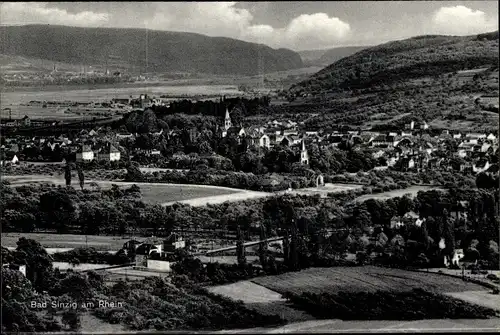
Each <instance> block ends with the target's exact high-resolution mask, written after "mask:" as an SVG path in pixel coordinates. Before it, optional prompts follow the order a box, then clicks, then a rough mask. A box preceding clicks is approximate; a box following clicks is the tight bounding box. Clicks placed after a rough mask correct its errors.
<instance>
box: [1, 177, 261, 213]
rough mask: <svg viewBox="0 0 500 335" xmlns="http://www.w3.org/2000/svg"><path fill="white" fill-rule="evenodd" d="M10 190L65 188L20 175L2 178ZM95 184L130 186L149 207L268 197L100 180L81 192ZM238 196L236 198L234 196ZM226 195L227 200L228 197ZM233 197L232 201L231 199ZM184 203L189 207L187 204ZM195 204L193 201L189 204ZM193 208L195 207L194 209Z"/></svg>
mask: <svg viewBox="0 0 500 335" xmlns="http://www.w3.org/2000/svg"><path fill="white" fill-rule="evenodd" d="M3 178H4V179H5V180H8V181H9V182H10V183H11V185H13V186H20V185H34V184H42V183H49V184H55V185H65V180H64V178H62V177H59V178H58V177H51V176H43V175H23V176H3ZM92 182H94V183H97V184H98V185H99V186H100V187H101V188H111V185H113V184H116V185H118V186H120V187H122V188H124V187H130V186H132V185H134V184H136V185H137V186H139V187H140V188H141V194H142V199H143V201H144V202H146V203H149V204H174V203H176V202H185V201H186V200H191V199H193V198H201V199H199V200H198V199H196V200H197V202H198V203H200V204H202V205H206V204H207V203H211V202H210V201H211V200H213V201H216V202H217V201H218V202H224V201H227V200H233V201H234V200H236V201H237V200H245V199H247V198H250V197H252V196H255V195H254V193H256V194H257V195H259V196H261V193H262V194H268V193H264V192H250V191H248V193H247V192H246V191H244V190H239V189H234V188H228V187H219V186H209V185H187V184H166V183H132V182H121V181H103V180H87V181H86V182H85V188H91V186H89V185H90V183H92ZM73 186H74V187H76V188H78V187H79V186H78V180H75V181H74V185H73ZM238 193H240V194H238ZM228 195H229V196H228ZM235 195H236V197H235ZM186 203H188V204H191V203H190V202H189V201H187V202H186ZM192 203H196V201H194V202H192ZM194 206H196V204H195V205H194Z"/></svg>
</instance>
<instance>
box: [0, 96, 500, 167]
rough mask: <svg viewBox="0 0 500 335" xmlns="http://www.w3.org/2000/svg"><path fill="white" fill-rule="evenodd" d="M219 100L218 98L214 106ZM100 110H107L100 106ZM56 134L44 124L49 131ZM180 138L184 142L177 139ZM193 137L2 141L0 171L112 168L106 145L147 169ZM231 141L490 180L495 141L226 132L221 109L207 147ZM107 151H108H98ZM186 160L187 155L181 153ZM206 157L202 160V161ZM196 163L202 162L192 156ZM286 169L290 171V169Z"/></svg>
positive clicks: (123, 134)
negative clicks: (349, 153) (346, 151)
mask: <svg viewBox="0 0 500 335" xmlns="http://www.w3.org/2000/svg"><path fill="white" fill-rule="evenodd" d="M221 100H222V98H221ZM115 103H121V105H120V106H121V107H122V108H126V107H129V110H130V111H132V110H133V109H134V108H143V110H144V111H145V112H153V111H154V109H156V106H165V104H164V103H162V101H161V100H160V99H154V98H148V97H147V94H143V95H141V96H140V97H139V98H138V99H113V101H111V102H109V105H110V106H114V104H115ZM102 105H107V103H102ZM2 124H3V125H4V127H9V128H10V129H11V130H13V129H20V130H30V129H33V131H36V129H37V128H38V127H40V126H41V127H43V126H44V124H47V121H44V120H32V119H30V118H29V117H28V116H24V117H23V118H22V119H20V120H15V119H14V120H9V119H8V120H2ZM51 125H52V126H56V125H55V124H53V123H52V124H50V123H49V127H50V126H51ZM185 134H188V135H187V137H188V138H187V141H186V140H185V139H183V137H185V136H184V135H185ZM199 136H200V130H199V129H198V128H197V127H192V128H188V129H186V128H184V129H171V130H170V129H169V128H168V127H167V128H165V129H160V130H159V131H154V132H149V133H141V134H138V133H132V132H129V131H127V130H126V129H118V130H115V131H108V129H106V127H105V126H96V127H93V128H90V130H88V129H83V130H81V131H79V132H78V133H75V132H73V133H72V134H68V133H66V134H64V133H62V134H61V135H59V136H54V135H52V136H50V135H45V136H44V135H34V136H33V134H31V132H30V135H24V136H23V134H22V133H21V134H19V135H12V136H8V135H6V136H4V137H2V140H1V141H2V142H1V147H0V149H1V151H0V154H1V157H2V164H20V162H63V160H64V161H73V162H78V163H89V162H92V161H104V162H114V161H120V159H123V158H122V156H121V152H120V151H119V150H118V149H117V148H116V147H115V146H113V145H111V144H110V143H111V142H112V143H116V144H117V146H120V147H122V148H123V147H126V148H127V149H128V150H126V153H125V156H126V157H134V156H135V155H141V154H143V155H146V156H148V157H150V158H149V162H151V163H150V165H154V164H155V160H154V158H151V157H154V156H155V155H156V156H159V157H162V146H163V147H165V146H168V145H169V143H176V142H177V141H181V142H184V146H186V145H187V144H188V142H190V143H195V142H196V140H197V139H198V137H199ZM143 138H147V139H148V140H149V141H150V142H151V143H153V144H156V146H148V147H146V148H145V147H144V146H143V145H141V143H137V142H140V141H141V140H142V139H143ZM224 138H226V139H231V140H234V143H236V144H238V145H241V143H242V142H245V146H246V147H247V149H249V148H251V147H254V148H261V149H271V148H275V147H286V148H290V149H291V150H292V151H293V153H294V155H295V156H296V157H297V159H296V161H297V162H299V163H301V164H302V165H305V166H308V165H309V154H308V148H310V147H311V145H315V146H316V147H317V148H319V149H327V148H338V147H339V146H341V147H342V146H345V145H351V146H352V147H354V148H355V149H356V150H366V151H367V152H370V153H371V156H372V158H373V159H374V160H375V162H376V163H375V166H374V169H387V168H391V169H394V170H396V171H426V170H434V171H436V170H442V171H450V170H452V171H456V172H462V173H465V174H467V173H469V174H478V173H482V172H485V173H488V174H492V175H494V174H496V173H498V163H496V159H495V157H496V152H497V150H498V138H497V136H496V134H494V133H478V132H459V131H451V132H450V131H449V130H446V129H445V130H440V131H436V130H434V129H432V128H429V125H428V124H427V123H426V122H425V121H424V120H419V121H417V120H411V121H410V122H408V123H407V124H405V125H404V129H401V130H400V131H397V132H395V131H387V132H381V131H373V130H344V131H342V130H328V129H307V128H304V126H303V122H297V121H294V120H290V119H288V120H279V121H278V120H272V121H268V122H266V123H263V124H252V125H249V126H248V127H243V126H242V125H241V123H240V124H233V121H232V120H231V111H229V109H228V108H227V107H226V111H225V114H224V118H220V119H219V124H217V125H216V129H214V131H213V133H212V138H211V139H209V141H214V140H218V139H224ZM105 144H108V145H105ZM185 153H186V154H188V153H189V152H185ZM208 156H210V155H208ZM200 157H203V154H201V155H200ZM290 163H293V161H291V162H290Z"/></svg>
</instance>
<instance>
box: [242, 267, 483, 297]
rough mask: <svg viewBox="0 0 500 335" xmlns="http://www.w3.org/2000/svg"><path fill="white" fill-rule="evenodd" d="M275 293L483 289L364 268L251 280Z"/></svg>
mask: <svg viewBox="0 0 500 335" xmlns="http://www.w3.org/2000/svg"><path fill="white" fill-rule="evenodd" d="M252 282H254V283H256V284H259V285H262V286H264V287H266V288H268V289H270V290H273V291H276V292H278V293H285V292H292V293H297V294H301V293H303V292H312V293H322V292H329V293H335V292H376V291H378V290H381V291H408V290H411V289H414V288H421V289H424V290H428V291H432V292H437V293H443V292H464V291H484V290H485V288H483V287H482V286H480V285H477V284H473V283H469V282H464V281H462V280H461V279H458V278H453V277H448V276H442V275H439V274H433V273H423V272H410V271H404V270H398V269H388V268H378V267H373V266H365V267H336V268H313V269H307V270H303V271H300V272H291V273H285V274H282V275H279V276H267V277H261V278H256V279H253V280H252Z"/></svg>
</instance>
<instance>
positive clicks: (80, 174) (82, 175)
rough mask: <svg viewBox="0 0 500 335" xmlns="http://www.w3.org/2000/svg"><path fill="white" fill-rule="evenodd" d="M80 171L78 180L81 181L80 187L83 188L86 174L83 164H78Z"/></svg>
mask: <svg viewBox="0 0 500 335" xmlns="http://www.w3.org/2000/svg"><path fill="white" fill-rule="evenodd" d="M77 171H78V180H79V181H80V188H81V189H82V190H83V186H84V185H85V175H84V174H83V169H82V167H81V166H77Z"/></svg>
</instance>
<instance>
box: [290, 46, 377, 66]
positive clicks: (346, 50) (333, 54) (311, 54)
mask: <svg viewBox="0 0 500 335" xmlns="http://www.w3.org/2000/svg"><path fill="white" fill-rule="evenodd" d="M367 48H370V47H369V46H359V47H356V46H355V47H338V48H332V49H324V50H304V51H299V52H298V54H299V55H300V57H301V58H302V61H303V62H304V64H305V65H308V66H327V65H329V64H331V63H334V62H336V61H338V60H340V59H342V58H344V57H347V56H350V55H352V54H355V53H356V52H358V51H361V50H363V49H367Z"/></svg>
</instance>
